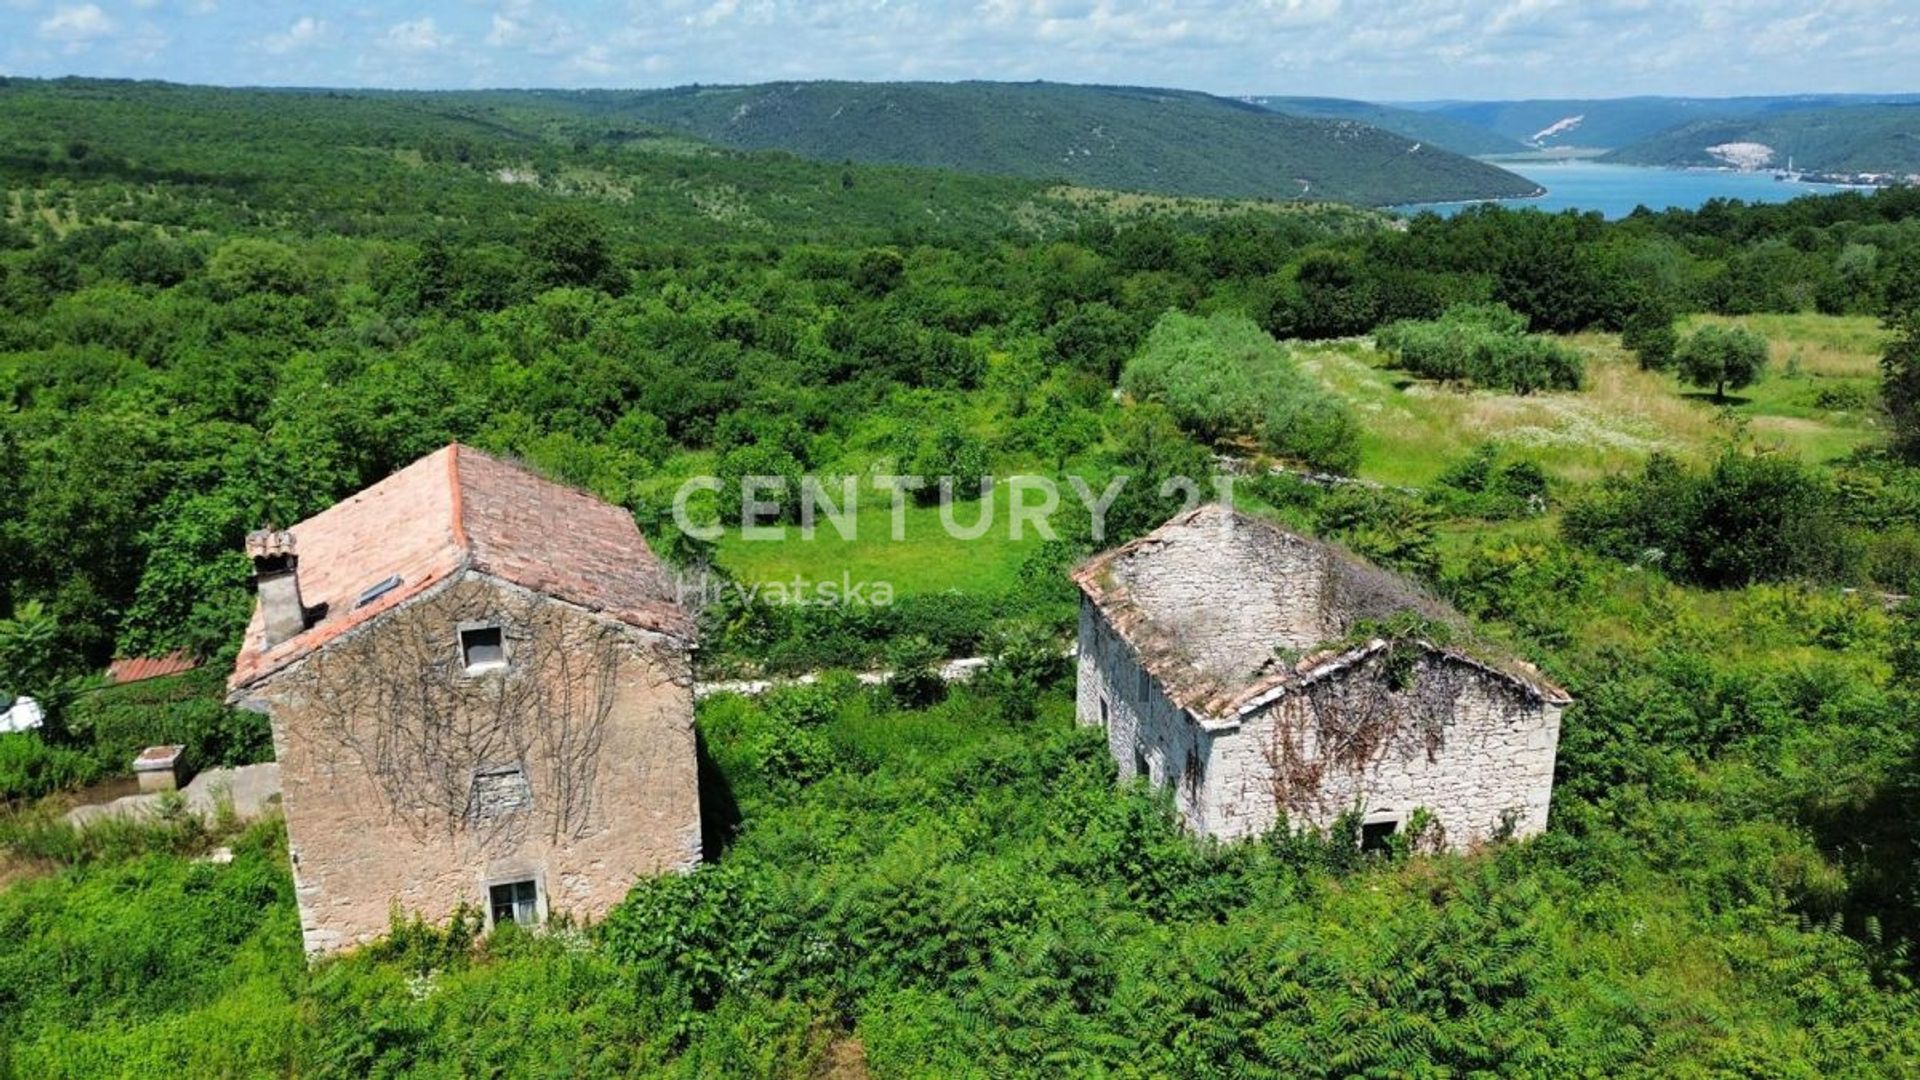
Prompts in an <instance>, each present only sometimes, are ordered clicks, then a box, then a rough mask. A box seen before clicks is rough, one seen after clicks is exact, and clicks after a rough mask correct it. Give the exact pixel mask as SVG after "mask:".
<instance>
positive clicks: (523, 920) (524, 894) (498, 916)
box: [487, 880, 540, 926]
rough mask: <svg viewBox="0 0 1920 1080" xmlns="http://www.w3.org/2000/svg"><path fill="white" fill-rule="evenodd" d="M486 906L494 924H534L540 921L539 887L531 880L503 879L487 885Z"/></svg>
mask: <svg viewBox="0 0 1920 1080" xmlns="http://www.w3.org/2000/svg"><path fill="white" fill-rule="evenodd" d="M487 907H488V913H489V914H491V915H492V916H493V925H495V926H500V925H502V924H504V923H519V924H520V925H521V926H536V925H538V924H539V922H540V888H539V886H538V885H536V884H535V883H534V882H532V881H531V880H529V881H503V882H501V883H500V884H498V885H493V886H490V887H488V889H487Z"/></svg>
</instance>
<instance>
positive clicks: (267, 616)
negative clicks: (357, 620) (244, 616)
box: [247, 529, 307, 649]
mask: <svg viewBox="0 0 1920 1080" xmlns="http://www.w3.org/2000/svg"><path fill="white" fill-rule="evenodd" d="M247 555H248V557H249V558H251V559H252V560H253V586H254V589H255V590H256V591H257V592H259V594H260V615H261V617H262V619H263V620H264V621H265V623H266V629H267V634H266V644H265V648H269V649H271V648H273V647H274V646H275V645H278V644H280V643H281V642H283V641H286V640H287V639H289V638H292V637H294V636H296V635H298V634H299V633H300V632H301V631H303V630H305V629H306V628H307V606H306V604H304V603H302V602H301V600H300V575H299V574H297V573H295V570H296V569H298V567H299V565H300V559H299V557H298V556H297V555H295V554H294V552H293V532H292V531H291V530H289V529H258V530H255V531H254V532H250V533H248V534H247Z"/></svg>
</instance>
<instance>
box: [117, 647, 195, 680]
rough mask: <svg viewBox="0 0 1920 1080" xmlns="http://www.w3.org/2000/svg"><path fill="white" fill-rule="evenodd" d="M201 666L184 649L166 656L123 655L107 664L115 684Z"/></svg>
mask: <svg viewBox="0 0 1920 1080" xmlns="http://www.w3.org/2000/svg"><path fill="white" fill-rule="evenodd" d="M199 666H200V661H198V660H195V659H194V658H193V657H191V656H189V655H187V654H186V653H185V652H184V651H181V652H172V653H168V654H167V655H165V656H123V657H121V658H120V659H118V660H115V661H114V662H113V663H111V664H108V665H107V681H108V682H110V683H113V684H114V685H116V686H117V685H119V684H121V683H133V682H142V681H144V680H147V679H159V678H164V677H165V676H168V675H179V674H181V673H183V672H188V671H192V670H193V669H194V668H197V667H199Z"/></svg>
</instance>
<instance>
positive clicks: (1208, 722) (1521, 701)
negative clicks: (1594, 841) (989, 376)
mask: <svg viewBox="0 0 1920 1080" xmlns="http://www.w3.org/2000/svg"><path fill="white" fill-rule="evenodd" d="M1074 577H1075V581H1076V582H1077V583H1078V584H1079V586H1080V590H1081V604H1080V642H1079V687H1078V695H1079V700H1078V714H1079V719H1080V722H1081V723H1083V724H1088V725H1098V726H1100V727H1102V728H1104V729H1105V730H1106V733H1107V742H1108V745H1109V747H1110V749H1111V750H1112V752H1113V756H1114V760H1115V761H1117V762H1118V763H1119V766H1120V775H1121V777H1122V778H1123V779H1125V778H1132V777H1136V776H1145V777H1147V778H1149V779H1150V780H1151V782H1152V783H1154V784H1155V785H1157V786H1161V787H1166V788H1171V789H1172V791H1173V799H1174V805H1175V807H1176V808H1177V810H1178V812H1179V814H1180V815H1181V817H1182V818H1183V819H1184V820H1185V822H1186V824H1187V825H1188V827H1189V828H1191V829H1192V830H1193V831H1195V832H1197V833H1203V834H1206V835H1209V836H1215V837H1219V838H1221V839H1227V840H1231V839H1237V838H1240V837H1245V836H1253V835H1258V834H1260V833H1262V832H1265V831H1266V830H1268V829H1270V828H1272V827H1273V826H1274V825H1275V824H1276V822H1278V821H1280V820H1281V818H1282V816H1284V818H1285V820H1286V822H1287V823H1288V824H1289V825H1290V826H1292V827H1299V826H1302V825H1306V826H1312V827H1317V828H1324V827H1326V826H1327V825H1329V824H1331V823H1332V822H1333V821H1334V820H1335V819H1337V818H1338V817H1339V816H1340V815H1341V814H1343V813H1346V812H1348V811H1357V812H1358V813H1359V814H1360V815H1361V821H1362V830H1361V831H1362V842H1363V843H1364V844H1367V845H1369V846H1372V845H1378V844H1382V843H1384V842H1385V841H1386V838H1387V837H1389V836H1391V835H1392V834H1393V833H1395V832H1396V831H1398V830H1401V829H1404V828H1405V827H1406V826H1407V824H1408V821H1409V819H1410V817H1411V816H1412V815H1413V814H1414V812H1415V811H1416V810H1419V809H1424V810H1426V811H1428V812H1429V813H1430V815H1431V818H1432V822H1433V824H1434V825H1436V826H1437V829H1436V830H1435V831H1434V832H1431V833H1429V834H1427V836H1426V839H1427V841H1428V842H1429V843H1434V844H1436V845H1440V846H1448V847H1456V848H1457V847H1463V846H1467V845H1471V844H1474V843H1477V842H1480V841H1483V840H1486V839H1489V838H1493V837H1496V836H1503V835H1526V834H1529V833H1534V832H1538V831H1539V830H1541V829H1543V828H1545V827H1546V823H1547V805H1548V800H1549V797H1550V796H1551V794H1552V788H1553V764H1554V753H1555V749H1556V746H1557V743H1558V739H1559V731H1560V712H1561V709H1562V708H1564V707H1565V706H1566V705H1567V704H1568V698H1567V695H1566V694H1565V692H1563V691H1561V690H1560V689H1558V688H1557V687H1555V686H1553V685H1552V684H1551V683H1549V682H1547V681H1546V680H1545V679H1543V678H1542V677H1541V676H1540V675H1539V673H1538V672H1536V671H1534V670H1533V669H1532V668H1530V667H1528V666H1527V665H1525V664H1522V663H1520V662H1518V661H1516V660H1512V659H1509V658H1504V657H1498V656H1493V655H1489V654H1488V653H1487V652H1486V651H1485V650H1481V649H1477V648H1474V649H1470V648H1468V647H1466V646H1463V645H1460V644H1455V643H1453V642H1455V641H1456V640H1458V638H1459V635H1457V634H1455V633H1447V632H1443V630H1446V629H1447V628H1455V629H1457V628H1459V627H1461V625H1462V624H1461V621H1460V619H1459V617H1458V616H1457V615H1455V614H1454V613H1452V612H1451V611H1449V610H1448V609H1446V608H1445V607H1444V606H1443V605H1441V604H1440V603H1439V602H1438V601H1436V600H1434V599H1432V598H1431V597H1429V596H1428V595H1426V594H1425V593H1423V592H1421V591H1420V590H1419V589H1418V588H1417V587H1415V586H1413V585H1411V584H1410V583H1408V582H1406V581H1405V580H1403V579H1401V578H1399V577H1397V576H1395V575H1393V574H1389V573H1387V572H1385V571H1383V570H1380V569H1378V568H1376V567H1373V566H1370V565H1368V564H1366V563H1365V562H1362V561H1361V560H1359V559H1358V558H1356V557H1354V556H1353V555H1351V554H1349V553H1347V552H1345V551H1342V550H1339V549H1337V548H1335V547H1333V546H1331V545H1328V544H1326V543H1324V542H1321V541H1317V540H1313V539H1310V538H1307V537H1303V536H1298V535H1295V534H1294V533H1291V532H1288V531H1287V530H1285V529H1282V528H1281V527H1279V526H1278V525H1275V524H1273V523H1271V522H1268V521H1265V520H1262V519H1259V518H1256V517H1253V516H1250V515H1247V514H1244V513H1241V512H1238V511H1235V510H1232V509H1229V508H1227V507H1224V506H1219V505H1209V506H1203V507H1200V508H1198V509H1196V510H1192V511H1189V512H1187V513H1184V514H1181V515H1179V516H1177V517H1175V518H1174V519H1173V520H1171V521H1169V522H1167V523H1166V524H1165V525H1163V526H1161V527H1160V528H1159V529H1157V530H1155V531H1154V532H1152V533H1150V534H1148V535H1147V536H1145V537H1142V538H1140V539H1139V540H1136V541H1134V542H1132V543H1129V544H1126V545H1124V546H1122V547H1119V548H1115V549H1114V550H1111V551H1108V552H1106V553H1104V554H1102V555H1099V556H1097V557H1095V558H1094V559H1093V560H1091V561H1090V562H1089V563H1087V564H1086V565H1085V566H1083V567H1081V568H1080V569H1079V570H1078V571H1077V572H1076V573H1075V575H1074ZM1403 612H1411V613H1413V615H1414V616H1415V618H1411V619H1409V618H1404V617H1403V618H1401V619H1400V620H1399V624H1400V625H1402V626H1410V627H1413V628H1414V632H1412V633H1407V632H1402V633H1395V634H1391V635H1388V636H1381V635H1382V630H1381V629H1380V628H1381V626H1382V624H1383V623H1384V622H1385V621H1387V620H1389V619H1392V618H1394V617H1395V616H1396V615H1399V614H1400V613H1403Z"/></svg>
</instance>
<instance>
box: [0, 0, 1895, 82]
mask: <svg viewBox="0 0 1920 1080" xmlns="http://www.w3.org/2000/svg"><path fill="white" fill-rule="evenodd" d="M1917 54H1920V4H1916V3H1915V2H1914V0H1825V2H1821V3H1806V2H1801V3H1790V2H1779V0H1667V2H1662V0H1593V2H1584V3H1583V2H1574V0H1496V2H1490V3H1476V2H1469V0H1397V2H1396V0H1186V2H1173V0H1147V2H1120V0H971V2H958V0H956V2H948V3H934V2H909V0H820V2H816V3H802V2H790V0H657V2H649V3H642V2H635V0H584V2H575V3H561V2H558V0H408V2H404V3H398V4H386V3H352V2H347V3H332V2H322V0H252V2H242V0H0V73H6V74H16V75H64V74H80V75H103V76H121V77H129V78H163V79H173V80H176V81H185V82H205V83H222V84H259V85H304V86H387V87H438V88H463V87H473V86H556V87H559V86H564V87H577V86H616V87H645V86H671V85H679V84H683V83H690V82H710V83H711V82H759V81H766V80H772V79H788V78H848V79H898V78H911V79H958V78H989V79H1053V80H1059V81H1066V82H1125V83H1136V84H1149V85H1163V86H1181V87H1190V88H1194V89H1200V90H1211V91H1214V92H1216V93H1288V94H1327V95H1338V96H1348V97H1367V98H1374V99H1393V100H1404V99H1414V98H1438V97H1502V98H1511V97H1546V96H1594V97H1599V96H1615V95H1622V94H1634V93H1663V94H1688V95H1699V96H1708V95H1723V94H1748V93H1786V92H1794V91H1803V90H1808V91H1810V90H1820V91H1865V92H1885V91H1917V90H1920V74H1915V73H1914V72H1915V69H1914V68H1913V67H1911V64H1912V61H1911V58H1912V57H1913V56H1915V55H1917Z"/></svg>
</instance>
